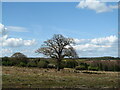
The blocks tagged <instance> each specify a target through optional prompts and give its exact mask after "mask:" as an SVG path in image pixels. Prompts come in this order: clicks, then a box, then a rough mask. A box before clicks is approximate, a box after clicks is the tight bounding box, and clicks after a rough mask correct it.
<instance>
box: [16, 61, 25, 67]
mask: <svg viewBox="0 0 120 90" xmlns="http://www.w3.org/2000/svg"><path fill="white" fill-rule="evenodd" d="M18 66H20V67H26V66H27V65H26V63H24V62H20V64H18Z"/></svg>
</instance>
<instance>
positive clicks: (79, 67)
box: [75, 65, 86, 70]
mask: <svg viewBox="0 0 120 90" xmlns="http://www.w3.org/2000/svg"><path fill="white" fill-rule="evenodd" d="M75 69H76V70H86V68H85V66H84V65H80V66H76V67H75Z"/></svg>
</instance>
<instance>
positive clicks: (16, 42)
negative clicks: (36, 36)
mask: <svg viewBox="0 0 120 90" xmlns="http://www.w3.org/2000/svg"><path fill="white" fill-rule="evenodd" d="M35 43H36V41H35V40H23V39H22V38H8V35H4V36H3V37H1V38H0V45H1V46H4V47H5V46H7V47H21V46H31V45H34V44H35Z"/></svg>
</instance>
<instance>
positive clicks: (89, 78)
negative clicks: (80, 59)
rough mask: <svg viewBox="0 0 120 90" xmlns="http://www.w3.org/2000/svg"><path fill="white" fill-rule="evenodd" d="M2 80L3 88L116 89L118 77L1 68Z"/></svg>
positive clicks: (66, 71) (116, 73)
mask: <svg viewBox="0 0 120 90" xmlns="http://www.w3.org/2000/svg"><path fill="white" fill-rule="evenodd" d="M86 72H87V73H86ZM2 79H3V88H84V87H85V88H116V87H118V79H119V77H118V72H101V71H97V72H95V71H94V72H92V73H88V71H80V72H78V71H77V72H76V71H74V69H64V70H61V71H60V72H57V71H56V70H55V69H49V70H48V69H39V68H26V67H14V66H13V67H5V66H3V76H2Z"/></svg>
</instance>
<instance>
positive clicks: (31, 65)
mask: <svg viewBox="0 0 120 90" xmlns="http://www.w3.org/2000/svg"><path fill="white" fill-rule="evenodd" d="M27 66H28V67H37V64H36V63H35V62H34V61H30V62H28V63H27Z"/></svg>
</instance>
